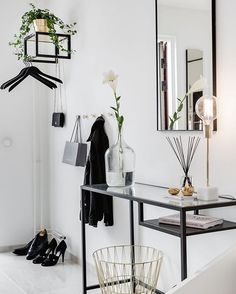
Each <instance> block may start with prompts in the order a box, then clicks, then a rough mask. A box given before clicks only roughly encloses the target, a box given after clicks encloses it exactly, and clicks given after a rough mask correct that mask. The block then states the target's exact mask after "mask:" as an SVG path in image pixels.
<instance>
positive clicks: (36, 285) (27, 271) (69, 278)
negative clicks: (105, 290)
mask: <svg viewBox="0 0 236 294" xmlns="http://www.w3.org/2000/svg"><path fill="white" fill-rule="evenodd" d="M89 292H90V293H91V294H95V293H96V294H97V293H100V291H99V290H96V291H89ZM0 293H1V294H81V293H82V287H81V267H80V266H79V265H78V264H73V263H71V262H69V261H65V264H62V263H60V264H57V265H56V266H53V267H48V268H44V267H42V266H41V265H35V264H33V263H32V262H30V261H27V260H26V259H25V257H21V256H15V255H13V254H12V253H0Z"/></svg>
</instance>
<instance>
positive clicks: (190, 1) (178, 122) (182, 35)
mask: <svg viewBox="0 0 236 294" xmlns="http://www.w3.org/2000/svg"><path fill="white" fill-rule="evenodd" d="M156 1H157V27H158V32H157V69H158V75H157V78H158V87H157V88H158V93H157V96H158V97H157V98H158V130H202V123H201V121H200V120H199V118H198V116H197V115H196V113H195V104H196V101H197V100H198V98H199V97H201V96H202V95H203V94H206V93H205V92H210V93H212V92H213V87H212V83H213V78H212V74H213V73H212V63H213V62H212V60H213V56H212V48H213V45H212V0H198V1H195V0H156ZM202 77H204V79H205V80H206V81H207V85H208V88H197V89H195V90H194V91H192V88H191V87H192V86H193V85H194V84H195V82H196V81H198V80H199V79H202ZM190 89H191V90H190ZM189 90H190V92H191V93H189V94H188V95H186V93H188V91H189ZM185 95H186V96H185Z"/></svg>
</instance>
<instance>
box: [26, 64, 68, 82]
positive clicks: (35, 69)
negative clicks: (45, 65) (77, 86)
mask: <svg viewBox="0 0 236 294" xmlns="http://www.w3.org/2000/svg"><path fill="white" fill-rule="evenodd" d="M31 70H32V72H34V73H36V74H39V75H41V76H44V77H46V78H48V79H50V80H53V81H55V82H58V83H60V84H63V82H62V80H60V79H58V78H56V77H53V76H50V75H47V74H45V73H44V72H42V71H41V70H40V69H39V68H37V67H36V66H31Z"/></svg>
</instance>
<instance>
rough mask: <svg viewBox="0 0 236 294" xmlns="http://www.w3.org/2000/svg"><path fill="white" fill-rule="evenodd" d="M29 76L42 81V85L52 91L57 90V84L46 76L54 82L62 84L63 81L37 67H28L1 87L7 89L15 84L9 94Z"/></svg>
mask: <svg viewBox="0 0 236 294" xmlns="http://www.w3.org/2000/svg"><path fill="white" fill-rule="evenodd" d="M29 75H30V76H32V77H33V78H35V79H37V80H38V81H40V82H41V83H43V84H44V85H46V86H48V87H49V88H51V89H54V88H57V86H56V84H54V83H53V82H51V81H49V80H48V79H45V78H44V77H43V76H45V77H47V78H49V79H51V80H54V81H56V82H59V83H62V81H61V80H60V79H58V78H56V77H53V76H50V75H47V74H45V73H43V72H42V71H40V70H39V69H38V68H37V67H35V66H28V67H25V68H23V69H22V70H21V71H20V73H19V74H18V75H17V76H15V77H14V78H12V79H11V80H9V81H7V82H5V83H4V84H2V85H1V89H6V88H8V87H9V86H10V85H12V84H13V85H12V86H11V87H10V88H9V92H10V91H12V90H13V89H14V88H15V87H16V86H17V85H19V84H20V83H21V82H22V81H23V80H24V79H25V78H27V77H28V76H29Z"/></svg>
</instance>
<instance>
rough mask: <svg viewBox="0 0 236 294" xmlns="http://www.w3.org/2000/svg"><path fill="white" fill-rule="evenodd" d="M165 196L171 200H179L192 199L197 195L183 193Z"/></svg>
mask: <svg viewBox="0 0 236 294" xmlns="http://www.w3.org/2000/svg"><path fill="white" fill-rule="evenodd" d="M166 198H168V199H171V200H179V201H187V200H189V201H192V200H194V199H196V198H197V195H196V194H195V195H192V196H183V195H167V196H166Z"/></svg>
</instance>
